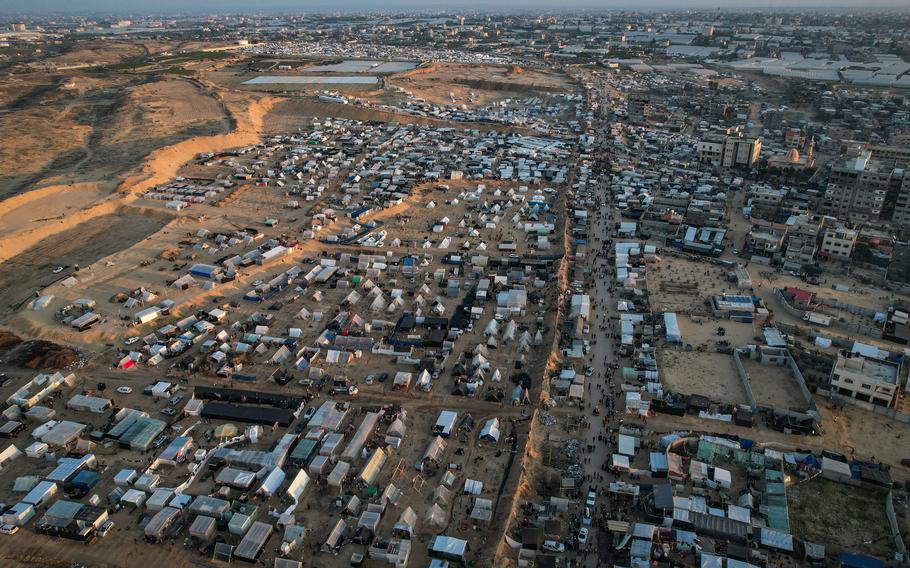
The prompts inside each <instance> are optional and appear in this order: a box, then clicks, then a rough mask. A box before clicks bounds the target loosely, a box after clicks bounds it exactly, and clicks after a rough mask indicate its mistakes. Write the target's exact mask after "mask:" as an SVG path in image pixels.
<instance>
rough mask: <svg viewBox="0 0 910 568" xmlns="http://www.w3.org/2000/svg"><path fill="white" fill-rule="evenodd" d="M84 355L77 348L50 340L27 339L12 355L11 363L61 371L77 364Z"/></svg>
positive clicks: (27, 367)
mask: <svg viewBox="0 0 910 568" xmlns="http://www.w3.org/2000/svg"><path fill="white" fill-rule="evenodd" d="M80 360H82V357H81V356H80V355H79V353H77V352H76V350H74V349H71V348H69V347H64V346H62V345H57V344H56V343H51V342H50V341H44V340H41V339H36V340H33V341H26V342H25V343H23V344H22V345H21V346H20V347H19V348H18V349H16V352H15V354H14V355H13V357H12V360H11V363H13V364H14V365H18V366H20V367H25V368H26V369H38V370H48V371H59V370H61V369H66V368H67V367H71V366H72V365H75V364H76V363H78V362H79V361H80Z"/></svg>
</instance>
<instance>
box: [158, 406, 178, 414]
mask: <svg viewBox="0 0 910 568" xmlns="http://www.w3.org/2000/svg"><path fill="white" fill-rule="evenodd" d="M161 414H164V415H165V416H175V415H176V414H177V409H176V408H174V407H173V406H165V407H164V408H162V409H161Z"/></svg>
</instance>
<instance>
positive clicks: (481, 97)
mask: <svg viewBox="0 0 910 568" xmlns="http://www.w3.org/2000/svg"><path fill="white" fill-rule="evenodd" d="M386 84H387V85H388V86H397V87H401V88H402V89H404V90H405V91H407V92H409V93H411V94H412V95H413V96H415V97H420V98H422V99H424V100H425V101H427V102H429V103H436V104H440V105H450V104H452V97H453V96H454V98H455V102H456V103H457V104H465V105H467V106H469V107H475V106H483V105H486V104H490V103H493V102H496V101H498V100H502V99H505V98H508V97H510V96H514V95H521V96H531V95H534V94H535V93H536V92H560V91H561V92H566V91H568V90H570V86H569V82H568V79H567V78H566V77H565V76H563V75H561V74H558V73H555V72H550V71H543V70H537V69H522V70H516V69H510V68H509V67H505V66H495V65H457V64H440V63H437V64H432V65H428V66H425V67H419V68H417V69H415V70H413V71H408V72H405V73H401V74H398V75H394V76H392V77H390V78H388V79H386ZM471 94H473V95H474V97H473V98H472V97H471Z"/></svg>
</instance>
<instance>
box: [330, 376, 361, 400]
mask: <svg viewBox="0 0 910 568" xmlns="http://www.w3.org/2000/svg"><path fill="white" fill-rule="evenodd" d="M357 392H358V391H357V385H354V384H352V383H351V380H350V379H348V378H347V377H345V378H340V379H335V380H334V381H333V382H332V393H333V394H349V395H351V396H353V395H355V394H357Z"/></svg>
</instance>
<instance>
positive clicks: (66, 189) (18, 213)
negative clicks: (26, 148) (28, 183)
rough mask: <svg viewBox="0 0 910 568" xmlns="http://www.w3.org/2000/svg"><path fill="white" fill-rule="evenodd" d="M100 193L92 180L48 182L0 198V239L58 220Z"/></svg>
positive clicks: (100, 194) (99, 195) (93, 199)
mask: <svg viewBox="0 0 910 568" xmlns="http://www.w3.org/2000/svg"><path fill="white" fill-rule="evenodd" d="M102 196H103V194H102V193H101V192H100V191H99V189H98V186H97V184H94V183H74V184H70V185H50V186H47V187H42V188H40V189H34V190H32V191H29V192H27V193H20V194H19V195H16V196H14V197H11V198H9V199H7V200H5V201H0V238H3V237H6V236H9V235H13V234H16V233H19V232H21V231H25V230H28V229H31V228H34V227H36V226H38V224H41V223H46V222H51V221H55V220H60V219H62V218H64V217H65V216H66V215H67V214H68V213H70V212H72V211H73V210H74V209H78V208H80V207H82V206H83V205H84V204H85V203H87V202H92V201H95V200H97V199H100V198H101V197H102Z"/></svg>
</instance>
